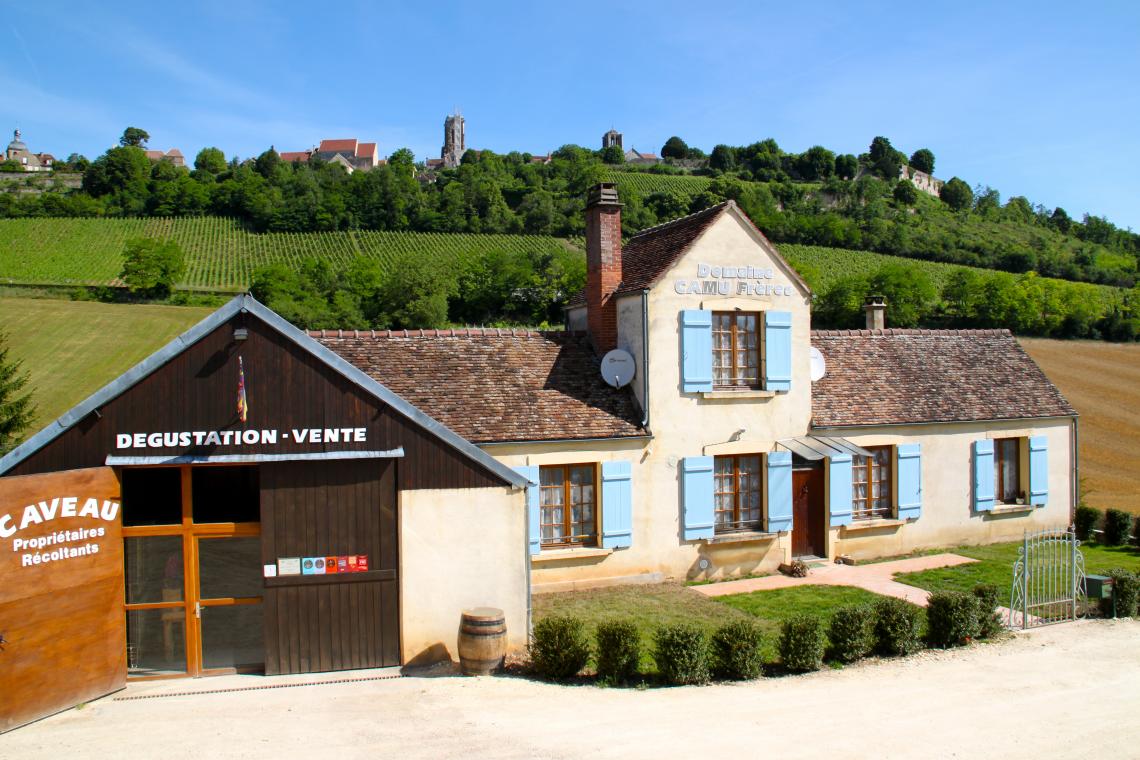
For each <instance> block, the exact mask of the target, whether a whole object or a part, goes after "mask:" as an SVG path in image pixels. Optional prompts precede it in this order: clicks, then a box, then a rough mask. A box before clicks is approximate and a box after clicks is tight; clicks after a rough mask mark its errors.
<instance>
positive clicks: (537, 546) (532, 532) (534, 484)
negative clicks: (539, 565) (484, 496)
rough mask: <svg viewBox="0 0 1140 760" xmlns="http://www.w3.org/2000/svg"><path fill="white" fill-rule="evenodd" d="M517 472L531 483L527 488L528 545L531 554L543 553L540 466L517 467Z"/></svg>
mask: <svg viewBox="0 0 1140 760" xmlns="http://www.w3.org/2000/svg"><path fill="white" fill-rule="evenodd" d="M514 470H515V472H517V473H518V474H519V475H522V476H523V477H524V478H526V479H527V480H529V481H530V485H529V486H527V487H526V524H527V545H528V546H529V547H530V553H531V554H538V553H539V552H540V551H542V525H541V519H540V517H541V514H540V511H539V506H538V492H539V488H538V466H537V465H528V466H526V467H516V468H514Z"/></svg>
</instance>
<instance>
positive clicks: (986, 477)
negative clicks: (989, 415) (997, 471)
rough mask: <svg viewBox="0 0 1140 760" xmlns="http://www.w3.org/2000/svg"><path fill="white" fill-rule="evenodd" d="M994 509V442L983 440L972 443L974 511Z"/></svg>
mask: <svg viewBox="0 0 1140 760" xmlns="http://www.w3.org/2000/svg"><path fill="white" fill-rule="evenodd" d="M993 508H994V442H993V441H991V440H989V439H985V438H983V439H982V440H978V441H974V509H975V510H976V511H978V512H989V511H990V510H992V509H993Z"/></svg>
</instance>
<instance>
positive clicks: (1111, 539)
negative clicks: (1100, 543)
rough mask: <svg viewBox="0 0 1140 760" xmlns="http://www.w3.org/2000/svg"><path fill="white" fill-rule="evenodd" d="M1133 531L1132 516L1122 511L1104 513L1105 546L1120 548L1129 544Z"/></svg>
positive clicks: (1112, 510)
mask: <svg viewBox="0 0 1140 760" xmlns="http://www.w3.org/2000/svg"><path fill="white" fill-rule="evenodd" d="M1131 530H1132V515H1130V514H1128V513H1127V512H1125V511H1123V510H1120V509H1109V510H1107V511H1105V513H1104V545H1105V546H1120V545H1121V544H1126V543H1128V534H1129V532H1130V531H1131Z"/></svg>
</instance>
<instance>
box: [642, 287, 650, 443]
mask: <svg viewBox="0 0 1140 760" xmlns="http://www.w3.org/2000/svg"><path fill="white" fill-rule="evenodd" d="M641 363H642V365H643V366H642V368H641V370H642V371H641V389H642V390H641V397H642V398H643V399H645V408H644V409H643V410H642V419H641V427H642V429H643V430H649V291H648V290H643V291H641Z"/></svg>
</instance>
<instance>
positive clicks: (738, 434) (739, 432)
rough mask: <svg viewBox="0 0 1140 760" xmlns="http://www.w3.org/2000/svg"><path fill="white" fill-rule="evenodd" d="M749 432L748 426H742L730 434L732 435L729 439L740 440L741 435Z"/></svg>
mask: <svg viewBox="0 0 1140 760" xmlns="http://www.w3.org/2000/svg"><path fill="white" fill-rule="evenodd" d="M747 432H748V428H740V430H737V431H736V432H735V433H733V434H732V435H730V436H729V437H728V440H729V441H739V440H740V437H741V436H742V435H744V434H745V433H747Z"/></svg>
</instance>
